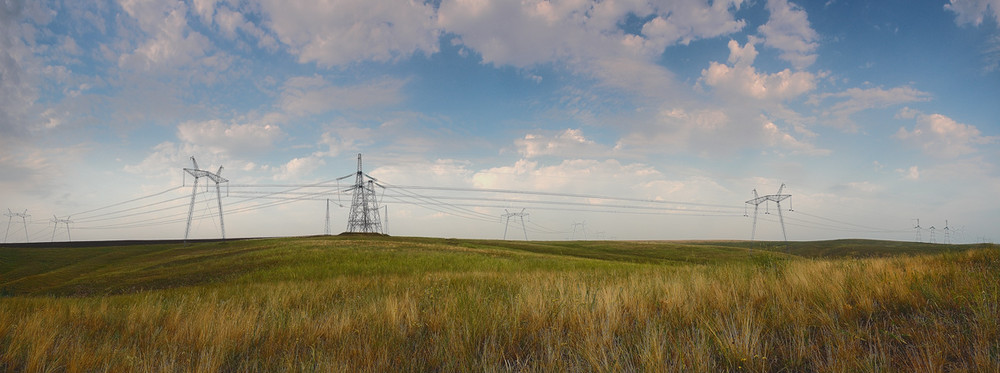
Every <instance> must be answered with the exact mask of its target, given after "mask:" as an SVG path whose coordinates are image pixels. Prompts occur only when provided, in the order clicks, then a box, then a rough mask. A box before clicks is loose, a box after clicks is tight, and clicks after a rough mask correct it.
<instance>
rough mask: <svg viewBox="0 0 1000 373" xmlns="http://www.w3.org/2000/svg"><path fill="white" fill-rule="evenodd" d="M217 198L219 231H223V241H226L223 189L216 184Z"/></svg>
mask: <svg viewBox="0 0 1000 373" xmlns="http://www.w3.org/2000/svg"><path fill="white" fill-rule="evenodd" d="M215 197H216V199H218V201H219V229H220V230H222V240H223V241H225V240H226V223H225V222H223V221H222V189H221V188H219V183H215Z"/></svg>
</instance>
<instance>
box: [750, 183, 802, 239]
mask: <svg viewBox="0 0 1000 373" xmlns="http://www.w3.org/2000/svg"><path fill="white" fill-rule="evenodd" d="M784 189H785V184H781V187H779V188H778V193H775V194H768V195H765V196H758V195H757V189H754V190H753V199H751V200H749V201H746V204H748V205H753V229H752V230H751V231H750V245H751V246H752V245H753V241H754V238H755V237H756V235H757V212H758V211H760V204H761V203H763V204H764V207H765V208H766V207H767V202H768V201H772V202H774V203H775V204H777V205H778V221H780V222H781V235H782V236H783V237H784V238H785V252H788V251H789V250H788V234H786V233H785V217H784V215H782V213H781V201H784V200H786V199H788V198H791V197H792V195H791V194H781V191H782V190H784ZM791 203H792V202H791V200H789V201H788V204H789V207H788V211H792V208H791Z"/></svg>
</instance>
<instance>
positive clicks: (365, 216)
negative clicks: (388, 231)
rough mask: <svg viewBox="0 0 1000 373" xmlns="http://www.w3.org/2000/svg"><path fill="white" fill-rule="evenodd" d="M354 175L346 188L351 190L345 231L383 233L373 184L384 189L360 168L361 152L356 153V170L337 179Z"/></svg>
mask: <svg viewBox="0 0 1000 373" xmlns="http://www.w3.org/2000/svg"><path fill="white" fill-rule="evenodd" d="M351 176H354V177H355V178H354V185H353V186H351V187H350V188H348V189H347V190H348V191H352V192H353V194H354V195H353V198H351V212H350V214H349V215H348V216H347V231H348V232H356V233H384V232H383V231H382V220H381V219H380V218H379V216H378V215H379V207H378V199H377V198H375V186H378V187H380V188H382V189H383V190H384V189H385V186H383V185H382V184H379V183H377V182H376V181H377V180H376V179H375V178H373V177H371V176H370V175H368V174H366V173H365V172H364V170H363V169H362V168H361V154H360V153H358V171H357V172H356V173H354V174H352V175H346V176H343V177H341V178H338V179H337V180H338V181H340V180H343V179H346V178H349V177H351Z"/></svg>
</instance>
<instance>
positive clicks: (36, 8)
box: [0, 0, 51, 147]
mask: <svg viewBox="0 0 1000 373" xmlns="http://www.w3.org/2000/svg"><path fill="white" fill-rule="evenodd" d="M50 12H51V11H49V10H47V9H44V8H42V7H41V5H39V4H37V3H36V2H34V1H29V2H27V4H25V3H24V2H22V1H18V0H14V1H7V2H4V3H2V4H0V134H2V135H3V137H7V136H12V135H24V134H25V133H27V130H28V126H26V125H25V122H26V121H27V116H28V114H29V112H30V109H31V107H32V106H33V105H34V103H35V101H36V100H37V99H38V88H37V86H36V84H35V80H36V77H37V74H36V73H35V72H33V71H32V70H34V68H33V67H34V66H37V65H38V62H37V61H36V58H35V56H34V54H33V53H32V51H31V49H32V47H33V43H32V40H34V39H35V38H34V34H35V28H34V27H33V26H32V25H31V24H30V23H28V22H24V23H22V22H23V21H27V20H34V21H36V22H39V23H47V21H48V15H49V13H50ZM0 146H2V147H7V146H6V145H5V144H3V143H2V142H0Z"/></svg>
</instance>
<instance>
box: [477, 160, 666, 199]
mask: <svg viewBox="0 0 1000 373" xmlns="http://www.w3.org/2000/svg"><path fill="white" fill-rule="evenodd" d="M662 176H663V174H662V173H660V172H659V171H657V170H656V169H655V168H653V167H650V166H648V165H645V164H639V163H633V164H622V163H621V162H619V161H618V160H615V159H608V160H603V161H601V160H594V159H567V160H563V161H562V162H560V163H559V164H555V165H549V166H546V165H543V164H541V163H539V162H537V161H531V160H527V159H521V160H518V161H517V162H515V163H514V164H513V165H510V166H501V167H494V168H489V169H485V170H481V171H478V172H476V173H475V174H474V175H472V185H473V186H474V187H476V188H484V189H514V190H534V191H545V192H564V193H585V192H594V191H597V190H605V191H614V195H618V194H621V193H626V192H627V191H623V190H622V189H621V186H622V183H621V180H629V185H638V184H641V183H643V182H650V181H654V180H658V179H661V178H662ZM584 181H586V182H584Z"/></svg>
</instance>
